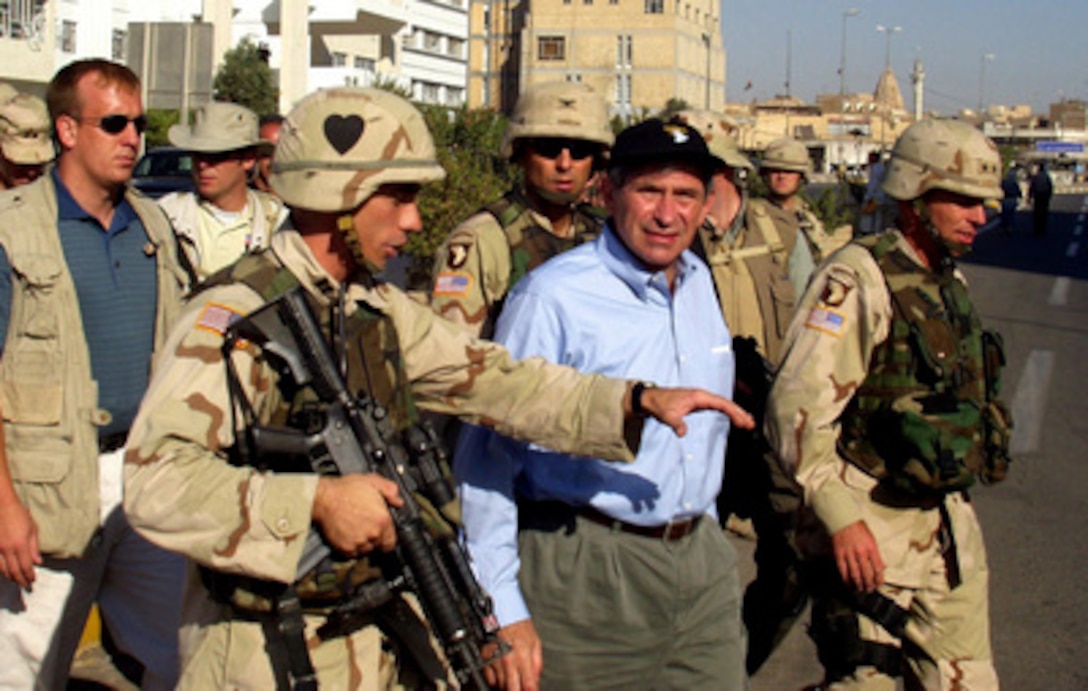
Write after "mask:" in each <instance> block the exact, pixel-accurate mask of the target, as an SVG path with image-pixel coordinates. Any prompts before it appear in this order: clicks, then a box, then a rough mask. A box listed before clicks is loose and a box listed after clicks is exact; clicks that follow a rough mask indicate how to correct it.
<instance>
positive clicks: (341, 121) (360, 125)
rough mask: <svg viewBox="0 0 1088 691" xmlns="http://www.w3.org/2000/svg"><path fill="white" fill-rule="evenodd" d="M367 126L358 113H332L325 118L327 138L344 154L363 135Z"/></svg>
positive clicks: (333, 146)
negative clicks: (345, 114)
mask: <svg viewBox="0 0 1088 691" xmlns="http://www.w3.org/2000/svg"><path fill="white" fill-rule="evenodd" d="M365 126H366V123H365V122H363V119H362V118H361V117H359V116H358V115H349V116H347V117H343V116H342V115H330V116H329V117H327V118H325V139H327V140H328V141H329V144H331V145H332V148H334V149H336V150H337V151H338V152H339V153H340V155H341V156H343V155H344V154H345V153H346V152H347V151H348V149H350V148H351V147H353V146H355V143H356V142H357V141H359V137H361V136H363V130H364V129H365Z"/></svg>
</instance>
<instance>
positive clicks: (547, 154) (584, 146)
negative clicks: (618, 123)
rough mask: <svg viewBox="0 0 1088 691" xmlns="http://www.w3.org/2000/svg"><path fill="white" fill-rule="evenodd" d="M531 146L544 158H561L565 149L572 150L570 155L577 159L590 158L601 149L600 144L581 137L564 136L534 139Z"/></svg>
mask: <svg viewBox="0 0 1088 691" xmlns="http://www.w3.org/2000/svg"><path fill="white" fill-rule="evenodd" d="M529 146H530V147H531V148H532V150H533V151H535V152H536V153H537V154H538V155H540V156H543V157H544V158H559V155H560V154H562V153H563V149H566V150H567V151H569V152H570V157H571V158H573V159H574V160H576V161H580V160H582V159H583V158H589V157H590V156H593V155H594V154H596V153H597V152H598V151H600V149H601V146H600V144H594V143H593V142H587V141H584V140H581V139H563V138H562V137H541V138H539V139H533V140H532V141H531V142H530V143H529Z"/></svg>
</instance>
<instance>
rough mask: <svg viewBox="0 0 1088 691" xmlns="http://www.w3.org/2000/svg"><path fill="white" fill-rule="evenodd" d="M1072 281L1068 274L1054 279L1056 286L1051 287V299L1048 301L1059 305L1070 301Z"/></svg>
mask: <svg viewBox="0 0 1088 691" xmlns="http://www.w3.org/2000/svg"><path fill="white" fill-rule="evenodd" d="M1072 283H1073V282H1072V281H1070V280H1069V277H1068V276H1059V277H1058V280H1056V281H1054V287H1053V288H1051V289H1050V299H1049V300H1047V302H1048V303H1049V304H1051V305H1056V306H1058V307H1061V306H1062V305H1064V304H1065V303H1067V302H1068V301H1069V286H1070V285H1071V284H1072Z"/></svg>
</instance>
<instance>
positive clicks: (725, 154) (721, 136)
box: [676, 110, 755, 170]
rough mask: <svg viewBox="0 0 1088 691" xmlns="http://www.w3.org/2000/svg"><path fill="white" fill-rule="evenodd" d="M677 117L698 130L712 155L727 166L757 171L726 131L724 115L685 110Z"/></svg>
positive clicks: (708, 111) (734, 139)
mask: <svg viewBox="0 0 1088 691" xmlns="http://www.w3.org/2000/svg"><path fill="white" fill-rule="evenodd" d="M676 117H677V119H679V120H681V121H683V122H685V123H687V124H688V125H691V126H692V127H693V128H695V129H696V130H698V131H699V134H701V135H703V139H704V140H705V141H706V147H707V148H708V149H710V153H712V154H714V155H715V156H717V157H718V158H720V159H722V160H723V161H725V165H727V166H729V167H730V168H735V169H741V170H754V169H755V166H753V165H752V162H751V161H749V160H748V157H747V156H745V155H744V154H742V153H741V152H740V147H739V146H737V140H736V138H735V137H734V136H733V135H732V134H729V133H728V131H727V130H726V121H725V117H724V116H723V115H721V114H719V113H715V112H714V111H712V110H683V111H680V112H679V113H677V114H676Z"/></svg>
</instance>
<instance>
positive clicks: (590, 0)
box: [582, 0, 593, 5]
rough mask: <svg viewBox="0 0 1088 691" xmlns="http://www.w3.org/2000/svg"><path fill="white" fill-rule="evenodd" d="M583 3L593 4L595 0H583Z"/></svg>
mask: <svg viewBox="0 0 1088 691" xmlns="http://www.w3.org/2000/svg"><path fill="white" fill-rule="evenodd" d="M582 4H583V5H592V4H593V0H582Z"/></svg>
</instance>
